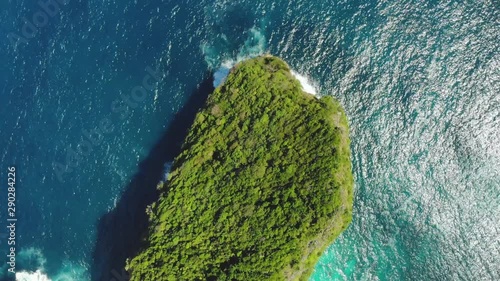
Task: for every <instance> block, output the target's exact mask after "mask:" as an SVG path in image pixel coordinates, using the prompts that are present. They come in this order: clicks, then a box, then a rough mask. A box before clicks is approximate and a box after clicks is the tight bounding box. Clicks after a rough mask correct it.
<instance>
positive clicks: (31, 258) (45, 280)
mask: <svg viewBox="0 0 500 281" xmlns="http://www.w3.org/2000/svg"><path fill="white" fill-rule="evenodd" d="M18 258H19V260H18V262H19V263H20V264H22V265H25V266H28V269H27V270H23V271H19V272H16V281H83V280H89V278H90V277H89V276H88V274H87V271H86V269H85V267H83V266H82V265H79V264H75V263H72V262H69V261H64V262H63V265H62V267H61V268H60V269H59V271H58V272H57V273H56V274H55V275H54V276H50V277H49V276H48V274H47V273H46V272H45V264H46V262H47V260H46V258H45V256H44V255H43V253H42V251H41V250H40V249H38V248H33V247H32V248H27V249H23V250H21V251H20V252H19V257H18Z"/></svg>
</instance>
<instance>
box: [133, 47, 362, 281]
mask: <svg viewBox="0 0 500 281" xmlns="http://www.w3.org/2000/svg"><path fill="white" fill-rule="evenodd" d="M158 188H159V189H160V191H161V196H160V198H159V200H158V201H157V202H156V203H154V204H153V206H152V208H151V210H152V211H151V212H150V214H149V217H150V227H149V231H148V233H147V235H146V236H145V241H144V243H145V246H144V248H143V249H142V250H141V251H140V252H139V253H138V254H137V256H135V257H132V258H131V259H129V260H128V261H127V268H126V269H127V270H128V271H129V273H130V274H131V280H132V281H139V280H155V281H158V280H258V281H262V280H307V279H308V278H309V276H310V275H311V273H312V270H313V268H314V265H315V263H316V262H317V261H318V259H319V257H320V255H321V254H322V252H323V251H324V250H325V249H326V247H327V246H328V245H330V244H331V243H332V242H333V240H334V239H335V238H336V237H337V236H338V235H339V234H340V233H341V232H342V231H343V230H344V229H346V228H347V226H348V224H349V223H350V221H351V217H352V204H353V176H352V171H351V162H350V150H349V132H348V123H347V118H346V115H345V113H344V110H343V109H342V107H341V105H340V104H339V103H338V102H337V101H336V100H335V99H334V98H332V97H329V96H325V97H322V98H320V99H317V98H316V97H314V96H313V95H311V94H308V93H305V92H304V91H303V90H302V87H301V85H300V83H299V81H298V80H297V79H295V78H294V76H293V75H292V74H291V72H290V68H289V67H288V65H287V64H286V63H285V62H284V61H282V60H281V59H279V58H276V57H272V56H261V57H258V58H254V59H249V60H246V61H244V62H241V63H239V64H237V65H236V66H235V67H234V68H233V69H232V70H231V72H230V74H229V76H228V77H227V80H226V81H225V82H224V84H223V85H221V86H219V87H218V88H217V89H215V91H214V92H213V93H212V94H211V95H210V96H209V97H208V100H207V102H206V104H205V106H204V107H203V108H202V109H201V110H200V111H199V112H198V114H197V115H196V118H195V121H194V124H193V125H192V127H191V128H190V131H189V133H188V136H187V138H186V140H185V142H184V144H183V148H182V152H181V154H180V155H179V156H178V157H177V158H176V159H175V161H174V164H173V167H172V170H171V173H170V174H169V177H168V180H167V182H165V183H161V184H160V185H159V186H158Z"/></svg>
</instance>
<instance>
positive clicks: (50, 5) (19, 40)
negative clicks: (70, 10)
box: [7, 0, 70, 51]
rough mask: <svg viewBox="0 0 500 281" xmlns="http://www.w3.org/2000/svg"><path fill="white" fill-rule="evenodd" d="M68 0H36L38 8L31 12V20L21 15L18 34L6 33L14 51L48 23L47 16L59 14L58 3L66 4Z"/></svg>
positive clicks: (51, 16)
mask: <svg viewBox="0 0 500 281" xmlns="http://www.w3.org/2000/svg"><path fill="white" fill-rule="evenodd" d="M69 2H70V0H40V1H38V6H39V10H38V11H36V12H34V13H33V15H32V17H31V21H30V20H29V19H27V18H26V17H23V22H24V24H23V26H22V27H21V32H20V34H18V33H15V32H10V33H9V34H7V39H8V40H9V42H10V44H11V46H12V48H13V49H14V51H17V48H18V47H19V45H20V44H27V43H28V40H30V39H32V38H35V37H36V35H37V34H38V32H39V30H40V29H41V28H43V27H45V26H46V25H47V24H48V23H49V17H50V18H53V17H55V16H56V15H57V14H59V12H60V10H61V8H60V5H62V6H66V5H67V4H69Z"/></svg>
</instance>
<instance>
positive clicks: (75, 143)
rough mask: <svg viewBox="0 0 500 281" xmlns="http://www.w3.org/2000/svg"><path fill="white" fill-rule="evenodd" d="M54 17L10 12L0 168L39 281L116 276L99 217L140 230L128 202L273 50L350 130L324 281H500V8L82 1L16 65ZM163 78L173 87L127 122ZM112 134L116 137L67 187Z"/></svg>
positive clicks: (25, 264)
mask: <svg viewBox="0 0 500 281" xmlns="http://www.w3.org/2000/svg"><path fill="white" fill-rule="evenodd" d="M40 10H41V8H40V7H39V6H38V5H37V4H36V3H35V1H4V2H2V3H1V4H0V23H1V25H0V37H2V38H4V40H2V41H1V43H0V58H1V61H2V64H0V76H1V79H0V89H1V91H0V100H1V101H2V106H1V107H0V135H1V138H0V147H2V148H3V149H2V150H1V154H0V162H1V169H2V170H3V169H5V168H6V167H7V165H11V164H15V165H16V166H17V169H18V178H19V181H18V190H19V191H18V203H19V205H18V210H19V212H18V216H19V226H18V241H19V243H18V245H19V246H18V249H19V251H20V252H19V253H18V269H19V270H20V271H24V272H25V273H26V275H24V276H25V277H26V278H31V279H27V280H37V279H35V274H33V272H34V271H35V270H37V269H38V270H41V272H40V274H41V276H44V278H50V279H51V280H91V279H94V280H106V281H108V280H112V279H111V278H115V277H116V276H115V277H114V276H113V274H112V273H111V270H112V269H111V268H109V266H108V265H107V264H106V263H107V261H109V258H110V257H108V256H106V255H104V254H103V256H102V257H101V255H99V257H98V258H96V257H95V256H94V253H96V252H98V253H107V252H109V251H108V250H109V249H108V248H106V247H107V244H106V243H100V244H96V241H103V240H102V237H101V235H98V234H99V232H98V226H99V225H101V226H102V227H104V230H106V227H109V228H110V229H111V228H113V227H112V222H115V221H113V220H111V221H104V222H103V223H100V222H102V220H100V219H101V217H102V216H103V215H105V214H107V213H109V212H111V211H113V210H117V209H118V210H119V211H116V212H118V213H124V214H126V213H127V211H129V214H128V215H129V216H133V213H134V210H133V208H132V207H130V209H129V208H127V206H126V205H125V206H124V205H123V204H120V198H122V196H121V194H122V193H123V192H124V190H125V189H126V188H127V187H129V186H130V183H131V181H133V179H134V176H135V178H136V177H137V174H138V172H139V171H141V163H144V160H145V159H148V155H149V154H150V152H151V151H153V148H154V146H155V144H157V143H158V142H159V140H160V139H161V138H162V136H163V135H164V133H165V131H166V130H167V128H169V126H170V125H171V123H172V122H173V118H174V116H175V114H176V113H177V112H178V111H179V110H181V109H182V108H183V105H184V104H185V103H186V102H187V101H188V99H189V97H190V96H191V95H192V93H193V92H197V90H196V89H197V87H198V85H199V84H200V83H202V82H203V81H204V80H205V79H207V78H210V74H208V73H207V71H210V70H212V71H216V70H218V69H219V68H220V66H221V65H231V63H233V62H234V61H237V60H238V59H243V58H245V57H248V56H252V55H257V54H260V53H264V52H270V53H272V54H275V55H278V56H281V57H283V58H284V59H285V60H286V61H287V62H288V63H289V64H290V65H291V66H292V67H293V68H294V69H295V70H296V71H297V72H299V73H301V74H303V75H305V76H307V77H309V78H310V80H311V83H312V84H313V85H314V86H315V87H316V88H317V90H318V92H319V93H321V94H324V95H334V96H336V97H337V98H338V99H339V100H340V101H341V102H342V104H343V105H344V106H345V108H346V111H347V113H348V116H349V118H350V124H351V139H352V146H351V149H352V154H353V156H352V157H353V168H354V172H355V177H356V189H357V191H356V203H355V213H354V219H353V223H352V225H351V226H350V227H349V229H348V230H347V231H346V232H345V233H344V234H343V235H342V236H341V237H340V238H339V239H338V240H337V241H336V242H335V243H334V244H333V245H332V246H330V247H329V248H328V250H327V251H326V252H325V253H324V254H323V256H322V257H321V259H320V262H319V263H318V265H317V266H316V268H315V272H314V274H313V276H312V277H311V280H314V281H316V280H500V266H499V263H498V261H499V260H500V241H499V239H500V238H499V237H500V229H499V227H498V221H500V209H499V208H500V207H499V206H500V204H499V203H500V144H499V142H498V140H499V139H500V96H499V95H498V93H500V72H499V69H500V68H499V65H500V55H499V49H500V43H499V42H500V27H499V26H500V22H499V18H500V7H499V5H498V2H495V1H445V2H438V1H430V2H429V1H417V0H405V1H398V2H393V1H392V2H389V1H372V0H370V1H368V0H367V1H305V0H302V1H295V2H293V3H285V2H273V1H269V0H268V1H232V2H228V1H185V2H184V3H183V4H177V3H176V2H174V1H157V0H155V1H144V2H141V1H137V3H136V2H130V3H122V2H119V1H100V2H99V1H90V0H72V1H69V4H67V5H60V9H59V10H58V11H57V12H55V13H54V16H50V17H48V20H47V23H46V24H45V25H43V26H41V27H40V28H39V30H38V33H37V34H36V35H34V36H33V38H31V39H29V40H27V42H23V43H21V44H20V45H19V46H18V49H17V51H14V50H13V48H12V45H11V43H10V42H9V39H8V38H9V37H8V36H9V34H12V33H16V34H22V31H23V30H22V28H23V17H25V18H28V19H30V20H31V19H32V17H33V15H34V14H35V13H37V12H38V11H40ZM148 66H150V67H152V68H159V69H161V70H162V71H163V72H164V75H165V77H164V78H163V80H162V81H161V83H159V84H157V85H155V88H154V90H152V91H150V92H148V93H147V95H146V96H145V97H144V99H143V100H142V101H141V102H140V103H138V104H137V105H136V106H135V108H129V110H130V111H129V112H128V114H124V112H123V111H120V112H115V111H116V110H113V104H114V101H115V100H117V99H118V100H122V101H119V102H118V103H119V104H120V105H122V106H123V105H124V104H126V101H124V100H123V99H122V98H121V97H122V96H123V95H127V94H130V92H131V90H132V89H133V88H134V87H135V86H137V85H141V84H142V80H143V78H144V77H145V75H147V73H148V72H147V71H146V67H148ZM123 114H124V115H123ZM103 119H109V120H110V121H111V123H112V124H113V126H114V130H113V131H112V132H111V133H108V134H105V135H104V136H103V139H102V141H101V142H100V143H99V144H98V145H95V146H93V147H92V151H90V152H89V153H88V154H86V155H85V156H84V157H81V158H79V159H78V161H77V163H76V164H75V165H74V167H73V166H72V167H71V170H66V173H64V176H63V181H60V179H59V178H58V176H57V173H56V172H55V170H54V165H55V166H56V167H61V166H58V165H59V164H60V165H62V167H65V166H66V165H67V164H68V161H67V155H68V151H72V150H77V149H78V148H79V147H81V145H79V144H81V142H82V141H83V140H84V139H85V138H86V133H85V132H86V131H91V130H93V129H94V128H98V127H99V123H100V122H101V121H102V120H103ZM5 195H6V194H5V193H4V192H1V194H0V200H2V201H0V202H2V203H0V204H1V205H0V206H2V208H3V206H4V205H3V202H6V201H5V200H6V199H5V198H4V197H5ZM122 202H123V201H122ZM4 216H5V212H4V210H0V220H1V221H4V220H5V217H4ZM123 221H126V219H124V220H118V222H123ZM101 229H102V228H101ZM118 229H120V228H118ZM121 229H123V228H121ZM130 231H132V230H130ZM1 233H2V232H1V231H0V234H1ZM0 237H1V236H0ZM104 240H105V239H104ZM2 242H3V241H2ZM96 245H97V247H101V248H100V249H97V250H96V249H95V248H96ZM4 248H5V243H0V249H1V251H2V252H4ZM115 250H116V249H115ZM118 252H119V251H118ZM113 253H117V252H113ZM111 258H113V256H112V257H111ZM101 271H102V272H101ZM2 274H3V275H2ZM23 278H24V277H23ZM18 279H19V280H22V279H21V275H19V278H18ZM115 279H116V278H115ZM0 280H9V279H8V276H6V275H5V270H3V269H2V271H1V273H0ZM42 280H43V279H42Z"/></svg>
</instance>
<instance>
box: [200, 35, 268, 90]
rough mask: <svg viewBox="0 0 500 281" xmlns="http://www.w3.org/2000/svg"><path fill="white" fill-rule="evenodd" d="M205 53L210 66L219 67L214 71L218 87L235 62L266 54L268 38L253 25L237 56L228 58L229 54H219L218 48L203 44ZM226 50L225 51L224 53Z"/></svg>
mask: <svg viewBox="0 0 500 281" xmlns="http://www.w3.org/2000/svg"><path fill="white" fill-rule="evenodd" d="M202 50H203V53H204V54H205V61H206V62H207V63H208V66H209V67H210V68H212V69H214V68H217V70H216V71H215V73H214V84H213V85H214V87H218V86H219V85H221V84H222V83H223V82H224V81H225V80H226V77H227V75H229V71H230V70H231V68H233V66H234V65H235V64H237V63H238V62H240V61H244V60H246V59H249V58H253V57H257V56H259V55H262V54H264V52H265V50H266V38H265V36H264V35H263V34H262V32H261V31H260V30H259V29H257V28H255V27H253V28H250V29H249V30H248V38H247V39H246V40H245V43H244V44H243V46H242V47H241V48H240V50H239V52H238V55H237V56H236V58H227V55H225V56H224V55H221V56H220V55H218V53H220V52H218V50H216V49H215V48H214V47H210V46H207V45H204V46H202ZM224 52H225V51H223V53H224ZM220 57H222V58H223V59H222V62H220V63H217V61H218V60H219V59H220Z"/></svg>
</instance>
